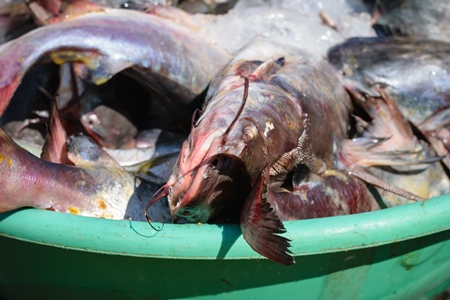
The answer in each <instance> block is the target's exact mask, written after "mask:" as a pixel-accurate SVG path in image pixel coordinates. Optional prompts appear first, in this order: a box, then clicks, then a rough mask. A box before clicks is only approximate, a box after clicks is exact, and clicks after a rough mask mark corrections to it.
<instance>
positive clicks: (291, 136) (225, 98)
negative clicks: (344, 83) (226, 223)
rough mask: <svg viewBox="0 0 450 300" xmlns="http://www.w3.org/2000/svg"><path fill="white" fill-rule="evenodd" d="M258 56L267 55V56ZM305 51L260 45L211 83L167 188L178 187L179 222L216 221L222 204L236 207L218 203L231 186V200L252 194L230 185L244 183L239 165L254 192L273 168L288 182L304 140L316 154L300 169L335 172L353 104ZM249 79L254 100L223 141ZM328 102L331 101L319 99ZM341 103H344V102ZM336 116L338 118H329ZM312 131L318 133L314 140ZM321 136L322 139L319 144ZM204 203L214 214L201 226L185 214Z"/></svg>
mask: <svg viewBox="0 0 450 300" xmlns="http://www.w3.org/2000/svg"><path fill="white" fill-rule="evenodd" d="M257 49H266V53H261V51H259V50H257ZM268 49H270V50H268ZM298 51H299V50H298V49H297V48H293V47H288V46H282V45H278V44H271V43H269V42H265V41H259V42H253V43H251V44H250V45H249V46H248V48H246V49H244V50H243V51H242V52H241V53H240V55H238V56H237V57H236V58H235V59H233V61H232V62H230V64H229V65H228V67H227V68H225V70H224V71H223V72H222V73H221V74H220V76H219V77H218V78H222V80H220V79H219V80H217V81H215V82H213V83H212V85H211V88H210V89H209V92H208V95H207V99H209V100H208V103H207V104H206V106H205V107H204V109H203V112H202V115H201V117H200V118H199V120H198V121H197V122H196V124H195V126H194V128H193V129H192V132H191V134H190V137H189V138H188V141H187V142H185V144H184V145H183V148H182V150H181V156H180V159H179V162H178V164H177V166H176V167H175V168H174V172H173V173H172V176H171V178H170V180H169V182H168V183H167V185H168V186H172V187H171V193H170V195H169V203H170V204H171V209H172V211H173V213H174V215H177V216H178V217H183V216H184V217H185V218H188V220H189V221H193V222H195V221H202V222H205V221H207V220H209V219H210V218H212V217H214V214H216V213H218V211H219V210H218V209H216V205H218V204H217V203H220V202H223V201H226V202H229V201H227V200H228V197H227V198H226V199H223V198H225V197H223V198H222V196H221V195H217V194H220V192H221V191H218V190H216V188H217V187H218V186H222V185H224V184H225V183H224V181H225V180H228V181H229V184H228V185H229V186H228V185H227V188H226V189H225V188H224V190H226V191H227V192H228V193H231V194H232V195H239V194H245V192H242V191H243V190H242V187H241V186H239V185H238V186H236V187H233V184H231V181H233V182H241V181H236V180H234V179H233V176H234V175H235V174H231V173H233V172H238V174H243V173H242V171H236V168H235V167H236V165H239V164H238V163H237V161H242V162H243V165H242V166H241V168H242V167H245V170H246V173H247V174H245V175H248V176H249V186H252V185H253V184H254V183H255V182H256V180H257V178H258V177H259V176H260V174H261V172H262V170H263V169H264V168H265V167H266V166H267V165H270V166H272V171H271V172H272V173H274V174H272V175H277V176H284V175H285V173H287V172H288V171H290V169H289V168H292V167H293V165H295V163H296V162H292V161H290V162H289V163H290V164H292V165H283V164H284V162H283V159H282V157H283V155H285V154H286V153H288V152H290V151H293V150H294V149H296V148H297V147H298V143H299V139H300V138H301V136H302V135H303V139H304V140H302V143H303V144H302V145H303V146H304V145H309V146H308V147H304V149H303V152H302V153H301V156H302V157H298V158H296V159H297V162H298V161H300V160H304V161H305V163H306V164H308V165H309V166H310V168H311V169H312V170H314V171H319V170H320V169H327V168H330V167H331V166H332V164H333V142H334V141H335V140H339V139H343V138H344V137H345V134H346V130H347V126H346V124H347V120H348V116H349V113H350V112H349V110H350V99H349V97H348V95H346V93H345V91H343V90H342V89H341V87H339V88H333V87H335V86H333V85H339V83H340V81H339V79H337V77H334V76H333V75H334V72H332V69H331V68H330V66H329V65H327V64H326V63H318V64H315V65H313V64H312V63H311V62H309V61H308V59H307V58H306V57H305V56H304V54H303V53H302V52H301V51H300V52H298ZM252 56H253V57H252ZM252 58H253V59H252ZM278 60H279V61H278ZM264 63H266V65H265V66H263V64H264ZM261 66H262V67H261ZM258 68H263V69H264V68H266V69H267V70H261V69H260V71H261V72H266V71H267V73H268V74H267V73H264V74H262V75H261V76H260V77H259V75H255V74H254V72H258V71H256V70H257V69H258ZM327 71H330V72H327ZM324 74H325V75H324ZM242 76H247V77H248V78H249V91H248V99H247V100H246V104H245V106H244V109H243V112H242V114H241V115H240V116H239V119H238V120H237V122H236V124H235V125H233V127H232V129H231V130H230V132H229V133H228V134H227V136H226V139H225V140H223V136H222V135H223V134H224V132H226V131H227V128H228V127H229V126H230V124H231V122H232V120H233V118H234V117H235V116H236V112H237V111H238V110H239V107H240V106H241V105H242V103H243V94H244V79H243V78H242ZM319 78H320V79H319ZM335 80H336V81H335ZM323 82H326V83H323ZM339 91H341V92H340V93H339ZM324 94H326V95H327V98H325V97H320V96H323V95H324ZM339 97H343V101H342V100H341V99H340V98H339ZM309 99H314V100H316V99H320V100H318V101H312V100H311V101H309ZM322 99H324V100H322ZM338 101H342V103H338ZM306 103H307V104H306ZM335 104H336V105H335ZM339 105H340V106H339ZM336 108H337V109H336ZM330 115H332V116H336V117H335V118H330V117H329V116H330ZM324 120H329V122H330V126H333V128H335V130H334V131H333V132H332V131H327V130H326V129H325V128H323V126H319V124H323V122H324ZM285 124H287V126H286V125H285ZM305 127H307V128H308V129H305ZM310 128H315V130H317V132H315V133H312V132H310V131H309V130H310ZM315 134H317V136H321V137H322V138H321V139H315V138H314V136H313V135H315ZM200 145H201V146H200ZM277 164H278V165H277ZM284 168H287V169H288V170H283V169H284ZM191 173H195V174H194V175H193V176H192V177H191V175H188V174H191ZM275 173H278V174H275ZM223 176H224V177H223ZM205 178H207V179H206V180H205ZM219 178H220V180H219ZM225 178H227V179H225ZM217 180H218V181H217ZM215 181H217V182H216V183H214V182H215ZM231 191H233V192H231ZM244 191H245V190H244ZM247 191H248V188H247ZM242 200H243V199H240V200H239V201H236V203H235V206H236V209H237V208H239V207H240V206H241V205H242ZM198 201H201V202H202V203H204V204H207V206H208V209H211V212H210V213H201V214H200V215H202V216H203V218H202V219H195V218H193V217H191V218H189V215H188V214H189V212H186V211H185V209H186V207H193V206H195V205H194V204H193V203H197V202H198ZM227 205H230V203H228V204H227ZM183 207H184V208H185V209H182V208H183Z"/></svg>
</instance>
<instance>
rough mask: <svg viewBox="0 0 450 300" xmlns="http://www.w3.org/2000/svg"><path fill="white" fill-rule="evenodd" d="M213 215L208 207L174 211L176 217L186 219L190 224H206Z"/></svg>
mask: <svg viewBox="0 0 450 300" xmlns="http://www.w3.org/2000/svg"><path fill="white" fill-rule="evenodd" d="M210 215H211V209H210V208H209V207H208V206H207V205H195V206H184V207H181V208H179V209H177V210H176V211H174V217H175V218H177V219H185V220H186V221H188V222H189V223H197V222H200V223H206V222H207V221H208V220H209V218H210Z"/></svg>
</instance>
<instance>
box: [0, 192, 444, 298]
mask: <svg viewBox="0 0 450 300" xmlns="http://www.w3.org/2000/svg"><path fill="white" fill-rule="evenodd" d="M154 226H162V224H159V223H156V224H154ZM285 226H286V229H287V233H286V237H288V238H290V239H291V240H292V247H291V251H292V252H293V254H294V256H295V259H296V264H295V265H293V266H289V267H285V266H282V265H279V264H277V263H274V262H272V261H270V260H267V259H265V258H263V257H261V256H259V255H258V254H257V253H255V252H254V251H253V250H252V249H251V248H250V247H249V246H248V245H247V243H246V242H245V240H244V239H243V238H242V235H241V232H240V229H239V226H238V225H209V224H202V225H197V224H184V225H176V224H165V225H164V227H163V228H162V230H161V231H155V230H153V229H152V228H151V227H150V226H149V225H148V224H147V223H146V222H136V221H127V220H106V219H95V218H89V217H81V216H75V215H70V214H62V213H57V212H52V211H45V210H38V209H22V210H17V211H13V212H8V213H3V214H0V254H1V263H0V298H1V299H30V298H33V299H186V298H187V299H210V298H212V297H214V299H427V298H430V297H432V296H434V295H436V294H438V293H440V292H442V291H443V290H445V289H446V288H447V287H448V286H450V195H446V196H443V197H438V198H434V199H431V200H429V201H426V202H425V203H423V202H418V203H413V204H408V205H404V206H400V207H394V208H388V209H384V210H381V211H376V212H370V213H362V214H358V215H350V216H339V217H330V218H323V219H311V220H301V221H289V222H285Z"/></svg>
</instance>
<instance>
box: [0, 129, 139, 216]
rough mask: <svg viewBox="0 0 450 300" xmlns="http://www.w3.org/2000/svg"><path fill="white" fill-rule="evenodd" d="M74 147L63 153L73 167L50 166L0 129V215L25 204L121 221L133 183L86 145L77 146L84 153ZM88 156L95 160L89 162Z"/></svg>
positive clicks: (122, 172)
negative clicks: (68, 157)
mask: <svg viewBox="0 0 450 300" xmlns="http://www.w3.org/2000/svg"><path fill="white" fill-rule="evenodd" d="M84 138H87V137H84ZM77 143H79V142H74V141H73V142H72V143H69V152H70V153H71V160H72V161H75V163H76V164H79V167H77V166H68V165H61V164H55V163H51V162H47V161H44V160H41V159H39V158H37V157H35V156H34V155H32V154H30V153H29V152H27V151H26V150H24V149H22V148H21V147H19V146H18V145H17V144H16V143H14V142H13V141H12V140H11V138H10V137H9V136H8V135H7V134H6V133H5V131H4V130H3V129H0V158H1V161H0V175H1V176H0V184H1V186H2V189H1V192H0V196H1V197H0V198H1V201H0V211H1V212H4V211H8V210H12V209H16V208H20V207H26V206H31V207H36V208H42V209H51V210H55V211H59V212H67V213H72V214H78V215H85V216H95V217H103V218H115V219H121V218H123V216H124V213H125V210H126V207H127V205H128V201H129V199H130V198H131V196H132V195H133V193H134V182H135V179H134V178H133V176H131V175H130V174H128V173H127V172H125V171H124V170H123V169H121V168H120V167H119V166H118V165H115V164H114V161H112V159H108V158H107V157H105V156H104V155H103V154H102V152H100V151H99V150H98V149H97V148H96V147H95V146H93V144H92V142H90V141H85V142H84V143H83V145H84V146H82V147H81V148H79V149H84V150H82V151H80V152H79V153H78V152H77V150H75V149H74V148H73V146H74V145H75V144H77ZM86 145H90V147H88V148H86V147H85V146H86ZM87 149H90V150H87ZM93 154H95V156H93ZM83 157H84V159H83ZM94 157H97V161H93V158H94ZM75 158H77V160H75ZM86 158H87V160H86Z"/></svg>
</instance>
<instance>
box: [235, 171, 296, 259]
mask: <svg viewBox="0 0 450 300" xmlns="http://www.w3.org/2000/svg"><path fill="white" fill-rule="evenodd" d="M268 174H269V173H268V170H266V171H265V174H264V173H263V174H261V176H260V177H259V179H258V180H257V182H256V183H255V185H254V186H253V188H252V190H251V192H250V195H249V196H248V198H247V200H246V201H245V204H244V207H243V209H242V213H241V222H240V224H241V230H242V235H243V236H244V239H245V240H246V241H247V243H248V244H249V245H250V247H251V248H252V249H253V250H255V251H256V252H258V253H259V254H261V255H262V256H265V257H267V258H269V259H271V260H273V261H275V262H277V263H280V264H283V265H286V266H287V265H292V264H294V263H295V260H294V259H293V257H292V256H291V255H290V254H291V251H290V250H289V249H288V247H290V240H289V239H287V238H285V237H283V236H280V235H278V234H279V233H285V232H286V229H285V228H284V225H283V223H282V222H281V220H280V219H279V218H278V215H277V213H276V212H275V211H274V210H273V208H272V207H271V206H270V204H269V202H268V201H267V183H266V179H267V178H268V177H267V176H268Z"/></svg>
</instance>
